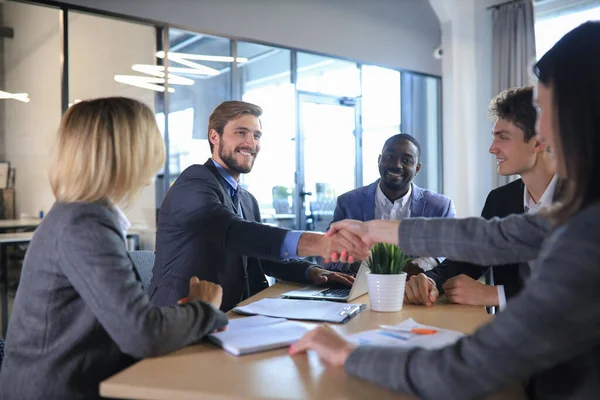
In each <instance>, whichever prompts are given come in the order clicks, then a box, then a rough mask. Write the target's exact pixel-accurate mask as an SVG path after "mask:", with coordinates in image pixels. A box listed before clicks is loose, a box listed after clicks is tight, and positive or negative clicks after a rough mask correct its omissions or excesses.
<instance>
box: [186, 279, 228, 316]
mask: <svg viewBox="0 0 600 400" xmlns="http://www.w3.org/2000/svg"><path fill="white" fill-rule="evenodd" d="M189 300H198V301H203V302H205V303H210V304H212V305H213V306H215V308H216V309H219V308H220V307H221V301H222V300H223V288H222V287H221V286H220V285H217V284H215V283H212V282H208V281H201V280H199V279H198V277H196V276H193V277H192V279H190V296H189Z"/></svg>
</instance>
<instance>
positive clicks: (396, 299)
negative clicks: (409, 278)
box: [367, 272, 406, 312]
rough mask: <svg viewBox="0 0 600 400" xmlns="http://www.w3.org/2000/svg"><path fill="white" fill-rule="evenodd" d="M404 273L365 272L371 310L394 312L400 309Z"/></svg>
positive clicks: (404, 279) (404, 282)
mask: <svg viewBox="0 0 600 400" xmlns="http://www.w3.org/2000/svg"><path fill="white" fill-rule="evenodd" d="M405 284H406V273H405V272H402V273H400V274H397V275H379V274H372V273H370V272H367V285H368V287H369V300H370V302H371V310H373V311H380V312H395V311H400V310H402V303H403V302H404V285H405Z"/></svg>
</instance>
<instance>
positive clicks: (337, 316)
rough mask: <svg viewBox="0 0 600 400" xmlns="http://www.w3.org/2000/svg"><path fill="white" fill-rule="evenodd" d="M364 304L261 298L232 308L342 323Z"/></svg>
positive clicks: (280, 316) (259, 313) (356, 313)
mask: <svg viewBox="0 0 600 400" xmlns="http://www.w3.org/2000/svg"><path fill="white" fill-rule="evenodd" d="M365 307H366V304H344V303H337V302H333V301H323V300H294V299H261V300H258V301H255V302H254V303H250V304H248V305H246V306H240V307H236V308H234V309H233V312H235V313H238V314H245V315H265V316H269V317H276V318H289V319H299V320H307V321H320V322H332V323H338V324H343V323H346V322H348V321H349V320H350V319H351V318H353V317H354V316H356V315H358V314H359V313H360V312H361V311H362V310H364V309H365Z"/></svg>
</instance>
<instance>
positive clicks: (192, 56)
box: [156, 51, 248, 63]
mask: <svg viewBox="0 0 600 400" xmlns="http://www.w3.org/2000/svg"><path fill="white" fill-rule="evenodd" d="M156 57H158V58H160V59H163V58H165V52H164V51H159V52H157V53H156ZM168 58H169V60H173V61H175V60H177V59H184V60H196V61H215V62H233V57H230V56H209V55H206V54H189V53H176V52H172V51H170V52H169V57H168ZM235 60H236V61H237V62H239V63H245V62H248V59H247V58H245V57H236V59H235Z"/></svg>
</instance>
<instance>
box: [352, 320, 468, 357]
mask: <svg viewBox="0 0 600 400" xmlns="http://www.w3.org/2000/svg"><path fill="white" fill-rule="evenodd" d="M415 329H416V331H415ZM415 332H422V333H415ZM423 332H425V333H423ZM463 336H464V334H462V333H460V332H456V331H451V330H447V329H440V328H436V327H432V326H427V325H422V324H419V323H417V322H416V321H415V320H414V319H412V318H409V319H407V320H404V321H402V322H400V323H399V324H397V325H392V326H385V328H384V329H377V330H373V331H364V332H360V333H356V334H354V335H350V336H348V337H347V339H348V340H350V341H351V342H353V343H356V344H358V345H359V346H361V345H372V346H393V347H422V348H424V349H429V350H432V349H438V348H440V347H444V346H447V345H450V344H453V343H454V342H456V341H457V340H459V339H460V338H462V337H463Z"/></svg>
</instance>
